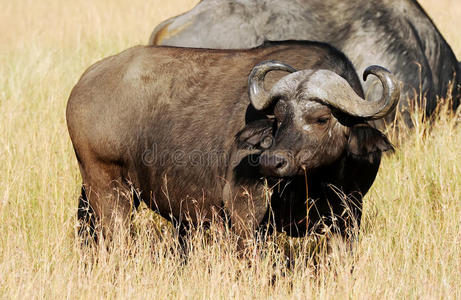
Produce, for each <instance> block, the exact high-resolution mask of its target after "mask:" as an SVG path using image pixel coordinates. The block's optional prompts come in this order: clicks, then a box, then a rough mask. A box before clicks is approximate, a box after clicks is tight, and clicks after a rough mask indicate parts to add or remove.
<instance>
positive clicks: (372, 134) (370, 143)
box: [347, 124, 394, 159]
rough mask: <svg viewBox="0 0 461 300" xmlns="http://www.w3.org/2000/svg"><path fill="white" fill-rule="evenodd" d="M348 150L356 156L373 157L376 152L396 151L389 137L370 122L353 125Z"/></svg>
mask: <svg viewBox="0 0 461 300" xmlns="http://www.w3.org/2000/svg"><path fill="white" fill-rule="evenodd" d="M347 150H348V152H349V153H350V154H352V155H353V156H355V157H362V158H367V159H372V158H373V157H374V156H375V155H376V154H381V153H382V152H386V151H394V147H393V146H392V144H391V142H389V140H388V139H387V137H386V136H385V135H384V134H382V133H381V132H380V131H379V130H377V129H375V128H373V127H371V126H370V125H368V124H357V125H354V126H352V127H351V131H350V135H349V141H348V144H347Z"/></svg>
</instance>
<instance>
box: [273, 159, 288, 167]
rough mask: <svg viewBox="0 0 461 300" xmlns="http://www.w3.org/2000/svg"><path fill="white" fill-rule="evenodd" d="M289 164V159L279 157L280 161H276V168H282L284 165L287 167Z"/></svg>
mask: <svg viewBox="0 0 461 300" xmlns="http://www.w3.org/2000/svg"><path fill="white" fill-rule="evenodd" d="M286 165H287V161H286V160H285V159H284V158H282V157H279V158H278V162H277V163H276V165H275V168H276V169H282V168H283V167H285V166H286Z"/></svg>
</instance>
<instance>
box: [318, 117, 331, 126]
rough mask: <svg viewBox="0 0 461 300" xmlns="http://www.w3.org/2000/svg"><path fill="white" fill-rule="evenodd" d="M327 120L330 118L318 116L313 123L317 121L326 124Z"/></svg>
mask: <svg viewBox="0 0 461 300" xmlns="http://www.w3.org/2000/svg"><path fill="white" fill-rule="evenodd" d="M329 120H330V118H329V117H320V118H318V119H317V120H315V123H317V124H319V125H324V124H326V123H327V122H328V121H329Z"/></svg>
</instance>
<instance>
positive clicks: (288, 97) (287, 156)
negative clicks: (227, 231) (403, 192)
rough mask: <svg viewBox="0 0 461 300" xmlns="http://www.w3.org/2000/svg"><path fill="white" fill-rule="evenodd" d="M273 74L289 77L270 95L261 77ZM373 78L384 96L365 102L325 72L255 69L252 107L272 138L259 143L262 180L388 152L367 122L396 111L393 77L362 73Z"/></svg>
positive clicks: (275, 65)
mask: <svg viewBox="0 0 461 300" xmlns="http://www.w3.org/2000/svg"><path fill="white" fill-rule="evenodd" d="M273 70H282V71H287V72H290V73H291V74H289V75H287V76H285V77H283V78H282V79H280V80H279V81H278V82H277V83H276V84H275V85H274V86H273V87H272V88H271V90H270V91H266V90H265V89H264V78H265V75H266V74H267V73H268V72H270V71H273ZM369 74H373V75H375V76H377V77H378V78H379V79H380V81H381V83H382V85H383V96H382V97H381V99H380V100H377V101H366V100H364V99H363V98H361V97H360V96H358V95H357V94H356V93H355V92H354V90H353V89H352V88H351V87H350V85H349V84H348V82H347V81H346V80H345V79H344V78H342V77H341V76H339V75H337V74H336V73H334V72H332V71H329V70H303V71H296V70H295V69H293V68H292V67H290V66H288V65H286V64H283V63H281V62H277V61H266V62H263V63H260V64H258V65H257V66H255V67H254V68H253V70H252V72H251V74H250V77H249V97H250V101H251V104H252V105H253V106H254V107H255V108H256V109H257V110H261V111H267V113H268V114H269V115H271V116H272V117H273V119H274V122H273V126H274V127H273V135H272V137H271V138H268V137H266V138H265V139H264V141H262V143H261V145H262V146H263V149H264V150H263V152H262V153H261V155H260V156H259V164H260V167H261V171H262V173H263V174H264V175H267V176H276V177H288V176H295V175H298V174H302V172H303V169H304V170H313V169H316V168H318V167H320V166H326V165H329V164H331V163H333V162H334V161H336V160H337V159H338V158H339V157H340V156H341V155H342V154H343V153H344V152H345V151H348V152H349V153H351V154H352V155H356V156H369V155H373V153H377V152H379V153H381V152H382V151H386V150H389V149H391V148H392V146H391V145H390V143H389V142H388V140H387V138H386V137H385V136H384V135H383V134H381V133H380V132H379V131H378V130H376V129H374V128H372V127H371V126H369V125H368V124H367V123H366V121H367V120H376V119H380V118H382V117H384V116H386V115H387V114H388V113H390V112H391V111H392V110H393V109H394V108H395V106H396V104H397V102H398V99H399V96H400V91H399V87H398V84H397V82H396V80H395V79H394V77H393V76H392V74H391V73H390V72H389V71H388V70H386V69H384V68H382V67H379V66H371V67H369V68H367V69H366V70H365V72H364V80H366V78H367V76H368V75H369Z"/></svg>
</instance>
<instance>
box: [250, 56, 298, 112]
mask: <svg viewBox="0 0 461 300" xmlns="http://www.w3.org/2000/svg"><path fill="white" fill-rule="evenodd" d="M276 70H278V71H286V72H290V73H293V72H296V69H294V68H292V67H290V66H289V65H287V64H284V63H282V62H280V61H276V60H267V61H263V62H261V63H259V64H257V65H256V66H254V68H253V70H251V73H250V76H249V77H248V96H249V98H250V102H251V104H252V105H253V106H254V108H256V109H257V110H263V109H265V108H267V107H268V106H269V105H270V104H271V98H270V95H269V93H268V92H267V91H266V89H265V88H264V78H265V77H266V75H267V73H269V72H270V71H276Z"/></svg>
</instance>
